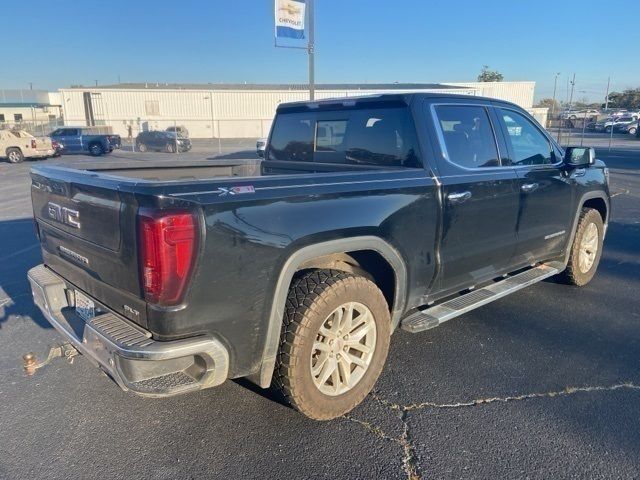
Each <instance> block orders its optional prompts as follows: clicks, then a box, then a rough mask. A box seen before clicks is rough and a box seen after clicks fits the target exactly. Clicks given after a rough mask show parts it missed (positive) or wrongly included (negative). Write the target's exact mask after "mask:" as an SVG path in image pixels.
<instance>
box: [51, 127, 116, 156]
mask: <svg viewBox="0 0 640 480" xmlns="http://www.w3.org/2000/svg"><path fill="white" fill-rule="evenodd" d="M103 131H104V130H101V129H100V128H99V127H62V128H58V129H57V130H54V131H53V132H51V134H50V135H49V136H50V137H51V140H55V141H56V142H57V143H58V144H59V146H60V148H59V152H60V153H63V154H69V153H88V154H89V155H93V156H94V157H97V156H100V155H104V154H105V153H111V152H112V151H113V149H114V148H120V143H121V140H120V135H113V134H110V133H109V134H107V133H101V132H103Z"/></svg>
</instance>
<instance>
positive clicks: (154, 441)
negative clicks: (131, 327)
mask: <svg viewBox="0 0 640 480" xmlns="http://www.w3.org/2000/svg"><path fill="white" fill-rule="evenodd" d="M588 142H590V143H588V144H593V145H596V146H597V153H598V157H599V158H601V159H603V160H605V161H606V162H607V163H608V165H609V166H610V168H611V184H612V191H613V195H614V197H613V200H612V202H613V217H612V221H611V223H610V226H609V232H608V236H607V239H606V242H605V248H604V254H603V257H602V261H601V264H600V270H599V272H598V274H597V275H596V277H595V279H594V280H593V282H591V283H590V284H589V285H588V286H586V287H584V288H575V287H569V286H565V285H561V284H557V283H554V282H553V281H552V280H551V281H545V282H542V283H539V284H537V285H535V286H533V287H531V288H528V289H525V290H523V291H521V292H519V293H517V294H514V295H511V296H509V297H507V298H504V299H502V300H500V301H497V302H494V303H492V304H490V305H488V306H485V307H483V308H480V309H477V310H475V311H473V312H471V313H468V314H466V315H464V316H462V317H460V318H459V319H458V320H455V321H451V322H448V323H447V324H445V325H443V326H441V327H439V328H436V329H433V330H429V331H427V332H424V333H420V334H416V335H411V334H408V333H405V332H403V331H400V330H399V331H398V332H397V333H395V334H394V335H393V338H392V342H391V351H390V356H389V359H388V362H387V366H386V368H385V370H384V372H383V374H382V376H381V378H380V380H379V382H378V384H377V385H376V387H375V392H374V393H373V394H371V395H370V396H369V397H368V398H367V399H366V400H365V402H364V403H363V404H362V405H361V406H359V407H358V408H356V409H355V410H354V411H353V412H352V413H351V414H349V415H348V416H347V417H345V418H341V419H338V420H335V421H331V422H324V423H318V422H314V421H311V420H309V419H307V418H305V417H303V416H302V415H300V414H298V413H296V412H295V411H294V410H292V409H290V408H288V407H287V406H285V405H283V404H282V403H281V402H280V401H279V399H278V397H277V396H276V395H274V394H273V393H272V392H270V391H262V390H259V389H255V388H252V387H251V386H250V385H249V384H247V383H246V382H242V381H229V382H226V383H225V384H224V385H222V386H220V387H218V388H215V389H211V390H206V391H202V392H199V393H195V394H190V395H187V396H180V397H173V398H169V399H143V398H140V397H135V396H133V395H130V394H126V393H124V392H122V391H120V389H118V388H117V387H116V386H115V385H114V384H113V383H112V382H111V381H110V380H109V379H108V378H107V377H105V376H104V375H102V374H101V373H100V372H99V371H98V370H96V369H94V368H93V367H92V366H91V365H90V364H89V363H88V362H87V361H85V360H84V359H83V358H78V359H76V361H75V362H74V363H73V364H72V365H69V364H67V363H66V362H64V361H62V360H58V361H56V362H54V363H52V364H51V365H49V366H48V367H46V368H45V369H43V370H41V371H39V372H38V373H37V374H36V375H35V376H34V377H30V378H28V377H25V376H24V374H23V371H22V366H21V356H22V354H24V353H26V352H28V351H35V352H37V353H38V354H39V355H40V356H42V355H43V354H44V353H45V352H46V351H47V350H48V346H50V345H55V344H57V343H59V341H60V337H59V336H58V335H57V334H56V332H55V331H54V330H53V329H52V328H51V327H49V326H48V324H47V322H46V321H45V320H44V318H43V317H42V315H41V314H40V312H39V311H37V310H36V309H35V308H34V306H33V304H32V300H31V294H30V290H29V285H28V282H27V280H26V272H27V270H28V269H29V268H30V267H32V266H34V265H36V264H38V263H39V262H40V252H39V249H38V245H37V242H36V239H35V236H34V231H33V223H32V221H31V204H30V199H29V177H28V171H29V167H30V164H29V163H24V164H20V165H10V164H8V163H0V379H1V381H0V422H1V423H0V425H1V428H0V478H7V479H8V478H12V479H13V478H15V479H18V478H47V479H55V478H97V477H102V478H153V479H164V478H171V479H173V478H385V479H387V478H411V479H416V478H425V479H426V478H473V479H477V478H637V477H638V475H639V472H640V428H639V427H640V141H635V140H632V139H628V138H623V137H617V136H616V137H615V141H614V143H613V148H612V150H611V151H609V150H608V148H606V147H607V145H608V137H606V136H605V135H600V136H598V135H590V136H589V137H588ZM634 142H635V143H634ZM573 143H575V142H573ZM207 145H208V146H207ZM208 148H211V145H209V144H207V143H203V144H202V145H199V146H198V147H197V148H195V147H194V150H193V151H192V152H190V153H188V154H184V155H185V157H182V158H187V157H189V158H191V157H193V158H207V157H208V155H207V149H208ZM216 148H217V146H216ZM223 148H224V150H223V151H222V154H223V155H225V156H227V157H231V158H232V157H233V156H243V155H245V156H252V154H253V150H252V149H253V144H252V143H251V142H237V143H236V144H233V142H229V144H225V145H224V146H223ZM238 150H240V151H241V153H234V152H236V151H238ZM217 153H218V152H217V150H215V154H217ZM157 155H166V154H152V153H148V154H144V155H142V154H136V153H129V152H124V151H119V152H115V154H114V155H113V159H118V160H119V161H123V162H131V161H144V160H145V159H146V158H149V157H148V156H157ZM210 156H215V155H210ZM177 157H178V158H179V157H180V156H177ZM84 159H85V157H79V156H78V157H69V158H62V159H51V160H46V161H45V162H49V163H54V162H55V163H57V162H70V163H81V162H82V161H84Z"/></svg>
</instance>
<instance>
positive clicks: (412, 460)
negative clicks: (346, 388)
mask: <svg viewBox="0 0 640 480" xmlns="http://www.w3.org/2000/svg"><path fill="white" fill-rule="evenodd" d="M615 390H634V391H640V385H636V384H634V383H633V382H623V383H616V384H613V385H608V386H607V385H596V386H586V387H566V388H565V389H564V390H554V391H550V392H534V393H525V394H521V395H510V396H506V397H486V398H477V399H474V400H469V401H467V402H455V403H435V402H421V403H411V404H407V405H401V404H398V403H393V402H391V401H389V400H387V399H385V398H382V397H381V396H380V395H379V394H378V393H377V392H371V393H370V394H369V395H370V396H371V397H372V398H373V399H374V400H376V401H377V402H379V403H380V404H381V405H383V406H384V407H386V408H387V409H389V410H390V411H392V412H400V414H401V415H400V416H399V417H398V419H399V420H400V421H401V422H402V425H403V431H402V435H401V436H399V437H393V436H391V435H389V434H388V433H386V432H385V431H384V430H383V429H382V428H380V427H379V426H377V425H376V424H374V423H372V422H367V421H364V420H360V419H358V418H355V417H353V416H351V415H343V418H345V419H346V420H349V421H350V422H353V423H356V424H358V425H360V426H361V427H363V428H364V429H365V430H367V431H368V432H369V433H372V434H373V435H375V436H377V437H378V438H381V439H383V440H388V441H391V442H394V443H396V444H397V445H399V446H400V447H402V450H403V458H402V466H403V470H404V473H405V474H406V475H407V479H408V480H420V479H421V478H422V477H421V475H420V472H419V468H418V464H417V461H416V455H415V449H414V446H413V441H412V439H411V435H410V429H409V422H408V419H407V415H408V413H409V412H411V411H414V410H421V409H425V408H434V409H448V408H466V407H475V406H478V405H486V404H490V403H507V402H519V401H523V400H529V399H533V398H555V397H566V396H571V395H575V394H578V393H589V392H612V391H615Z"/></svg>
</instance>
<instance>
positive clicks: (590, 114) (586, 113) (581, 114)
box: [562, 109, 600, 120]
mask: <svg viewBox="0 0 640 480" xmlns="http://www.w3.org/2000/svg"><path fill="white" fill-rule="evenodd" d="M598 115H600V112H599V111H598V110H594V109H588V110H574V111H567V112H564V113H563V114H562V118H563V119H565V120H577V119H578V118H595V117H597V116H598Z"/></svg>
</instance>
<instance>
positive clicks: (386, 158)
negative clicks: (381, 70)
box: [345, 107, 422, 168]
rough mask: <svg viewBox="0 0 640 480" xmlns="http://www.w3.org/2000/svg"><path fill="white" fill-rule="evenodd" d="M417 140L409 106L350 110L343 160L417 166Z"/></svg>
mask: <svg viewBox="0 0 640 480" xmlns="http://www.w3.org/2000/svg"><path fill="white" fill-rule="evenodd" d="M417 144H418V142H417V139H416V132H415V127H414V124H413V120H412V118H411V115H410V112H409V109H408V108H406V107H403V108H379V109H366V110H353V111H352V112H351V118H350V120H349V129H348V136H347V151H346V158H345V160H346V163H352V164H361V165H380V166H388V167H411V168H419V167H421V166H422V163H421V161H420V159H419V157H418V145H417Z"/></svg>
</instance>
